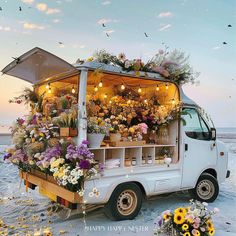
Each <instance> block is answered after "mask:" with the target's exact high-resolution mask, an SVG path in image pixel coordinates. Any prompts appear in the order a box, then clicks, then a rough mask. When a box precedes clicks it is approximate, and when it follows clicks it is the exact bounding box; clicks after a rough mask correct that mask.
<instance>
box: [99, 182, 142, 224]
mask: <svg viewBox="0 0 236 236" xmlns="http://www.w3.org/2000/svg"><path fill="white" fill-rule="evenodd" d="M142 197H143V196H142V191H141V189H140V188H139V186H138V185H137V184H135V183H127V184H121V185H119V186H117V187H116V189H115V190H114V191H113V193H112V195H111V197H110V199H109V201H108V203H107V204H106V206H105V208H104V210H105V211H104V213H105V215H106V216H108V217H109V218H111V219H112V220H132V219H134V218H135V217H136V216H137V215H138V213H139V211H140V208H141V206H142Z"/></svg>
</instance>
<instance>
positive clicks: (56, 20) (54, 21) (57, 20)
mask: <svg viewBox="0 0 236 236" xmlns="http://www.w3.org/2000/svg"><path fill="white" fill-rule="evenodd" d="M52 22H53V23H55V24H56V23H58V22H60V20H59V19H53V20H52Z"/></svg>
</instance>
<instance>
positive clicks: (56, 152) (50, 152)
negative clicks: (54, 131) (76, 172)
mask: <svg viewBox="0 0 236 236" xmlns="http://www.w3.org/2000/svg"><path fill="white" fill-rule="evenodd" d="M61 152H62V150H61V147H60V145H59V144H57V145H56V146H55V147H52V148H47V149H46V151H45V152H44V153H43V157H44V160H45V161H50V160H51V159H52V158H53V157H59V156H61Z"/></svg>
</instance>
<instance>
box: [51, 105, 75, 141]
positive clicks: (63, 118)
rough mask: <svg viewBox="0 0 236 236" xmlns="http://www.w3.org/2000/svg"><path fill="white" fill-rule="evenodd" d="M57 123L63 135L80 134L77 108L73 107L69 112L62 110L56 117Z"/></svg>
mask: <svg viewBox="0 0 236 236" xmlns="http://www.w3.org/2000/svg"><path fill="white" fill-rule="evenodd" d="M55 123H56V124H57V125H59V127H60V136H61V137H75V136H77V135H78V130H77V111H76V110H74V109H71V110H69V112H62V113H61V114H60V116H59V117H57V118H56V119H55Z"/></svg>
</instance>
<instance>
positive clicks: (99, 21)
mask: <svg viewBox="0 0 236 236" xmlns="http://www.w3.org/2000/svg"><path fill="white" fill-rule="evenodd" d="M108 22H111V20H110V19H105V18H102V19H100V20H98V21H97V23H98V24H99V25H102V24H106V23H108Z"/></svg>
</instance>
